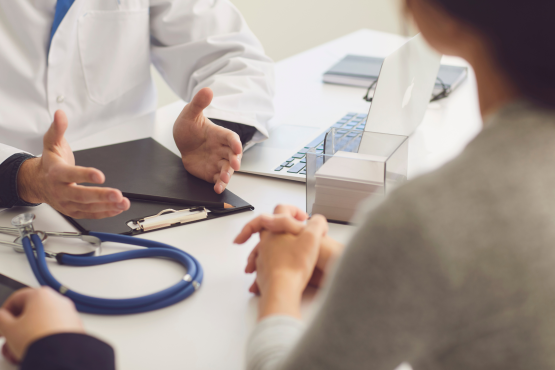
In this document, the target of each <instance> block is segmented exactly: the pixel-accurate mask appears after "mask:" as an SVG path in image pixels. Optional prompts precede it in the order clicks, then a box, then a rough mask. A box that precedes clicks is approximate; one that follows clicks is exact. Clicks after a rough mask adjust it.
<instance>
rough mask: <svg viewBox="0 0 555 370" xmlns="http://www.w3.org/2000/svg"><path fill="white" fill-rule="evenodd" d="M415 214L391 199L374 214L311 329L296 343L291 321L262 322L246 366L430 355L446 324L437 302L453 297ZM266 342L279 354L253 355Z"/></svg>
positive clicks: (394, 361) (384, 363) (394, 363)
mask: <svg viewBox="0 0 555 370" xmlns="http://www.w3.org/2000/svg"><path fill="white" fill-rule="evenodd" d="M418 220H419V218H418V215H416V214H413V213H412V212H411V207H410V206H409V205H408V204H407V203H406V202H403V201H398V200H397V201H395V200H393V199H391V198H389V200H388V201H386V202H384V203H383V204H382V205H381V206H380V207H378V208H377V209H376V210H375V211H374V212H372V213H371V214H370V215H369V217H368V218H367V220H366V221H365V223H364V224H363V225H362V227H360V228H359V229H358V232H357V233H356V235H355V236H354V238H353V239H352V241H351V243H350V244H349V245H348V247H347V249H346V251H345V253H344V255H343V257H342V258H341V260H340V261H339V262H338V265H337V266H336V271H335V273H334V274H333V276H332V278H331V279H330V285H329V286H328V287H327V288H326V289H327V291H325V292H322V294H323V295H324V296H323V302H322V308H321V309H320V310H319V312H318V313H317V315H316V317H315V319H314V321H313V322H312V323H311V324H310V325H309V327H308V328H307V330H306V332H304V333H303V334H302V336H301V338H300V339H299V340H298V342H297V340H296V338H294V337H293V336H292V335H291V334H290V333H289V332H288V331H287V330H286V326H288V325H290V323H289V322H286V321H284V322H281V323H279V322H278V320H277V319H273V320H274V322H273V324H270V322H265V321H262V322H261V323H259V324H258V325H259V326H258V327H257V328H256V330H255V333H254V334H253V339H251V342H250V343H249V351H250V353H249V366H250V367H249V370H251V369H253V370H254V369H264V370H266V369H271V370H274V369H279V370H297V369H299V370H300V369H302V370H312V369H314V370H315V369H319V370H324V369H330V370H331V369H342V370H351V369H353V370H354V369H369V370H372V369H375V370H394V369H395V368H397V367H399V366H400V365H402V364H403V363H410V364H411V365H412V364H413V362H415V361H416V360H417V359H418V358H419V357H420V355H421V354H422V353H426V352H427V351H428V350H429V347H430V345H431V343H432V342H433V339H434V338H437V335H438V331H440V330H442V317H443V316H442V314H443V313H442V312H441V307H442V306H441V304H440V303H439V301H440V300H441V299H448V298H447V296H442V290H444V288H443V285H444V277H443V275H442V272H441V269H440V265H441V264H440V263H439V262H438V259H437V258H436V257H435V253H433V250H432V248H433V243H430V242H429V240H427V236H426V233H425V231H424V229H423V228H422V225H419V224H418ZM446 320H448V319H446ZM278 325H281V326H282V328H281V329H279V328H278V327H277V326H278ZM270 326H271V327H270ZM254 339H256V341H258V344H256V345H255V344H254V343H253V340H254ZM294 342H296V344H295V343H294ZM268 343H270V344H272V345H273V347H274V348H275V349H274V351H273V353H274V355H272V356H270V355H268V354H266V356H262V355H260V356H259V357H257V358H255V351H254V347H255V346H257V352H256V353H258V354H260V353H263V350H262V348H263V347H268V348H269V347H270V345H268ZM278 347H279V348H280V349H279V350H278V349H277V348H278ZM286 348H289V350H285V349H286ZM278 357H279V358H278ZM262 358H265V362H266V363H265V364H262V363H261V361H262Z"/></svg>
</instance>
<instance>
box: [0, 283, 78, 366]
mask: <svg viewBox="0 0 555 370" xmlns="http://www.w3.org/2000/svg"><path fill="white" fill-rule="evenodd" d="M84 332H85V330H84V329H83V324H82V323H81V319H80V318H79V315H78V314H77V311H76V310H75V305H74V304H73V302H71V301H70V300H69V299H68V298H66V297H63V296H61V295H60V294H58V293H56V292H55V291H54V290H52V289H51V288H48V287H44V288H39V289H32V288H25V289H21V290H18V291H17V292H15V293H14V294H12V295H11V296H10V297H9V298H8V300H7V301H6V302H5V303H4V305H3V306H2V308H0V335H2V336H3V337H5V338H6V343H5V344H4V347H3V348H2V354H3V355H4V357H6V359H7V360H9V361H10V362H12V363H17V362H19V361H21V359H22V358H23V357H24V355H25V352H26V351H27V348H29V345H31V344H32V343H33V342H35V341H36V340H38V339H40V338H43V337H47V336H49V335H53V334H59V333H84Z"/></svg>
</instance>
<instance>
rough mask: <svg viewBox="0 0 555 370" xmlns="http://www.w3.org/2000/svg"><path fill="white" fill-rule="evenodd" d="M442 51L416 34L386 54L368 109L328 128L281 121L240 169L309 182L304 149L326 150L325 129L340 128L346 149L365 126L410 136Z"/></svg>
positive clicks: (338, 138) (426, 99)
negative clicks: (429, 44) (432, 46)
mask: <svg viewBox="0 0 555 370" xmlns="http://www.w3.org/2000/svg"><path fill="white" fill-rule="evenodd" d="M440 62H441V55H440V54H438V53H436V52H435V51H434V50H432V49H431V48H430V47H429V46H428V44H427V43H426V41H425V40H424V38H423V37H422V35H420V34H419V35H417V36H415V37H413V38H412V39H410V40H409V41H408V42H406V43H405V44H404V45H403V46H401V47H400V48H399V49H397V50H396V51H395V52H394V53H392V54H391V55H389V56H388V57H387V58H385V59H384V62H383V64H382V67H381V71H380V75H379V77H378V82H377V85H376V90H375V92H374V97H373V101H372V104H371V106H370V111H369V112H368V114H364V113H356V112H351V113H348V114H346V115H345V116H344V117H342V118H341V119H339V120H338V121H337V122H335V123H334V124H333V125H331V126H330V127H328V128H326V129H325V130H322V129H318V128H314V127H306V126H293V125H281V126H278V127H276V128H275V129H273V130H272V131H271V132H270V138H269V139H268V140H266V141H264V142H262V143H260V144H257V145H255V146H254V147H252V148H251V149H249V150H248V151H246V152H245V154H244V155H243V159H242V164H241V170H240V172H244V173H251V174H256V175H263V176H270V177H276V178H281V179H287V180H294V181H302V182H306V153H307V152H308V150H309V149H310V148H316V150H320V151H323V150H324V139H325V136H326V134H327V133H328V132H329V131H330V130H331V129H332V128H336V129H337V130H336V134H335V135H336V136H335V139H336V142H338V143H340V145H341V146H342V149H341V150H343V151H352V152H357V151H358V152H365V151H366V150H367V148H364V147H363V146H361V147H360V148H359V145H360V142H361V138H362V135H363V134H364V132H365V131H370V132H380V133H387V134H394V135H405V136H409V135H411V134H412V133H413V132H414V130H415V129H416V128H417V127H418V125H419V124H420V123H421V122H422V120H423V119H424V115H425V113H426V109H427V107H428V103H429V101H430V96H432V92H433V90H434V86H435V83H436V78H437V75H438V71H439V67H440Z"/></svg>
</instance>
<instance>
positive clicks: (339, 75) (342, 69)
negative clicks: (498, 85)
mask: <svg viewBox="0 0 555 370" xmlns="http://www.w3.org/2000/svg"><path fill="white" fill-rule="evenodd" d="M383 61H384V58H374V57H367V56H362V55H351V54H349V55H347V56H345V57H344V58H343V59H341V60H340V61H339V62H338V63H337V64H335V65H334V66H333V67H331V68H330V69H329V70H328V71H327V72H326V73H324V77H323V80H324V82H327V83H332V84H339V85H348V86H358V87H365V88H368V87H369V86H370V85H371V84H372V82H374V81H376V79H377V78H378V76H379V75H380V70H381V68H382V63H383ZM467 73H468V69H467V68H466V67H459V66H451V65H441V67H440V68H439V73H438V78H439V79H441V81H442V82H443V84H444V85H445V86H446V87H447V88H448V89H450V90H451V91H452V90H455V89H456V88H457V87H458V86H459V85H460V83H461V82H462V81H464V79H465V78H466V75H467ZM442 88H443V86H442V85H441V83H440V82H439V81H437V83H436V89H435V90H439V89H442ZM435 90H434V92H435Z"/></svg>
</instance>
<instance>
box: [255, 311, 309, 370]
mask: <svg viewBox="0 0 555 370" xmlns="http://www.w3.org/2000/svg"><path fill="white" fill-rule="evenodd" d="M303 329H304V326H303V324H302V322H301V321H300V320H298V319H295V318H293V317H290V316H270V317H267V318H265V319H264V320H262V321H260V322H259V323H258V324H257V325H256V328H255V329H254V331H253V333H252V334H251V336H250V338H249V342H248V344H247V369H248V370H274V369H277V368H278V366H279V365H280V363H281V362H282V361H283V359H284V358H285V357H286V356H287V354H288V353H289V352H290V351H291V349H292V348H293V347H294V345H295V343H296V342H297V340H298V339H299V338H300V336H301V334H302V332H303Z"/></svg>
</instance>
